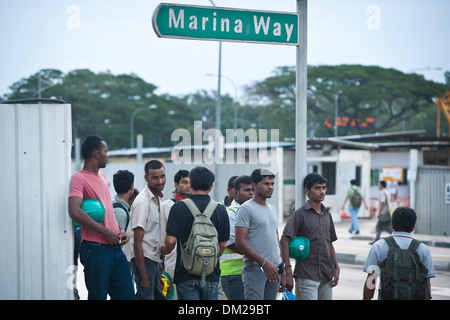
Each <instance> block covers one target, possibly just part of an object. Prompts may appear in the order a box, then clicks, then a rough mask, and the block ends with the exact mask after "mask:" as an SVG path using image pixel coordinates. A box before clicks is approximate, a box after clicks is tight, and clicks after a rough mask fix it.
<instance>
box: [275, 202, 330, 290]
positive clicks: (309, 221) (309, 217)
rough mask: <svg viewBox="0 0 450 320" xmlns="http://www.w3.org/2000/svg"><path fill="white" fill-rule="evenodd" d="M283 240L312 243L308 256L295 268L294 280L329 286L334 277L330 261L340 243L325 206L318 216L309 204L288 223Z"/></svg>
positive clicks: (297, 263) (321, 206)
mask: <svg viewBox="0 0 450 320" xmlns="http://www.w3.org/2000/svg"><path fill="white" fill-rule="evenodd" d="M283 236H287V237H289V238H290V239H291V240H292V239H294V238H295V237H301V236H302V237H305V238H308V239H309V243H310V249H309V255H308V256H307V257H306V258H305V259H303V260H300V261H297V262H296V264H295V270H294V277H295V278H297V277H298V278H301V279H309V280H313V281H319V282H329V281H330V280H331V279H332V278H333V276H334V274H335V264H334V261H333V259H332V257H331V253H330V247H331V243H332V242H334V241H336V240H337V235H336V230H335V228H334V223H333V219H332V217H331V214H330V212H328V210H327V209H326V208H325V206H324V205H323V204H321V205H320V213H318V212H316V210H314V209H313V207H312V206H311V203H310V202H309V200H308V201H307V202H306V204H305V205H304V206H303V207H301V208H300V209H298V210H297V211H295V212H294V213H293V214H292V215H291V216H290V217H289V219H288V221H287V222H286V226H285V227H284V230H283Z"/></svg>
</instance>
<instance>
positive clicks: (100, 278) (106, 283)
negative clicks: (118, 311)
mask: <svg viewBox="0 0 450 320" xmlns="http://www.w3.org/2000/svg"><path fill="white" fill-rule="evenodd" d="M80 261H81V263H82V264H83V266H84V281H85V283H86V288H87V290H88V299H89V300H106V298H107V295H108V294H109V296H110V297H111V300H135V299H136V296H135V294H134V288H133V282H132V280H131V272H130V266H129V264H128V261H127V259H126V257H125V254H124V253H123V251H122V247H121V246H120V245H116V246H111V245H107V244H102V243H98V242H91V241H81V244H80Z"/></svg>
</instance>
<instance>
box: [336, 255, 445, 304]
mask: <svg viewBox="0 0 450 320" xmlns="http://www.w3.org/2000/svg"><path fill="white" fill-rule="evenodd" d="M340 266H341V274H340V279H339V284H338V285H337V286H336V287H335V288H334V289H333V300H361V299H362V292H363V284H364V281H365V280H366V277H367V274H366V273H365V272H363V271H362V266H361V265H354V264H344V263H342V264H340ZM431 296H432V298H433V300H450V272H448V271H436V278H432V279H431ZM376 297H377V294H375V298H376Z"/></svg>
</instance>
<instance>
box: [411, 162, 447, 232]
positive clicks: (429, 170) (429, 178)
mask: <svg viewBox="0 0 450 320" xmlns="http://www.w3.org/2000/svg"><path fill="white" fill-rule="evenodd" d="M416 183H417V185H416V212H417V224H416V232H417V233H422V234H431V235H446V236H448V235H450V218H449V215H450V204H447V203H446V199H445V192H446V190H445V186H446V183H450V167H437V166H433V167H432V166H419V168H418V173H417V182H416Z"/></svg>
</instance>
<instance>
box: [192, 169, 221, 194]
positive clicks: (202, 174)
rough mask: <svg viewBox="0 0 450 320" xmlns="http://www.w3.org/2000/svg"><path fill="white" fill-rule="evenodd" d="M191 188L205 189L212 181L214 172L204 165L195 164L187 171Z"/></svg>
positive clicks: (209, 186)
mask: <svg viewBox="0 0 450 320" xmlns="http://www.w3.org/2000/svg"><path fill="white" fill-rule="evenodd" d="M189 180H190V181H191V186H192V189H194V190H202V191H207V190H208V189H209V188H211V186H212V184H213V183H214V180H215V176H214V173H213V172H212V171H211V170H209V169H208V168H206V167H200V166H197V167H195V168H194V169H192V170H191V172H190V173H189Z"/></svg>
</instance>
